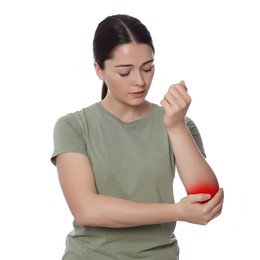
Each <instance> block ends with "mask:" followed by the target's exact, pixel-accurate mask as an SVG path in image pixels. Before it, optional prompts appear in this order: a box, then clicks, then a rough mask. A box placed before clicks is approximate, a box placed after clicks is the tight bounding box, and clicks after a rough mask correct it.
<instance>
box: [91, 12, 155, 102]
mask: <svg viewBox="0 0 260 260" xmlns="http://www.w3.org/2000/svg"><path fill="white" fill-rule="evenodd" d="M133 41H135V42H138V43H144V44H148V45H150V46H151V48H152V50H153V52H154V51H155V49H154V46H153V41H152V37H151V34H150V32H149V31H148V29H147V28H146V26H145V25H144V24H142V23H141V21H140V20H138V19H137V18H135V17H132V16H129V15H123V14H117V15H111V16H108V17H106V18H105V19H104V20H103V21H101V22H100V23H99V24H98V26H97V29H96V31H95V35H94V40H93V54H94V60H95V62H96V63H97V64H98V66H99V67H100V68H101V69H102V70H103V69H104V66H105V65H104V62H105V61H106V60H108V59H111V58H112V55H113V51H114V49H115V48H116V47H117V46H119V45H121V44H126V43H130V42H133ZM106 94H107V85H106V83H105V82H103V86H102V94H101V99H104V98H105V96H106Z"/></svg>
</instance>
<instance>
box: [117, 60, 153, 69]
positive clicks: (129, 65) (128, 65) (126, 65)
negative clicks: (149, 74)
mask: <svg viewBox="0 0 260 260" xmlns="http://www.w3.org/2000/svg"><path fill="white" fill-rule="evenodd" d="M153 61H154V59H151V60H148V61H146V62H144V63H143V64H142V66H143V65H146V64H148V63H151V62H153ZM132 66H133V64H119V65H116V66H115V67H116V68H118V67H132Z"/></svg>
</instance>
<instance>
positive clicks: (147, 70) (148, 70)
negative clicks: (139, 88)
mask: <svg viewBox="0 0 260 260" xmlns="http://www.w3.org/2000/svg"><path fill="white" fill-rule="evenodd" d="M153 67H154V66H151V67H149V68H145V69H143V71H144V72H150V71H151V70H152V69H153Z"/></svg>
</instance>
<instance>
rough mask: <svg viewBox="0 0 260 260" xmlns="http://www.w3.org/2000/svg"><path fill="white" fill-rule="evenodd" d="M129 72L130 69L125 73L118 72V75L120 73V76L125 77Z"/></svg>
mask: <svg viewBox="0 0 260 260" xmlns="http://www.w3.org/2000/svg"><path fill="white" fill-rule="evenodd" d="M129 74H130V71H129V72H126V73H119V75H120V76H121V77H127V76H129Z"/></svg>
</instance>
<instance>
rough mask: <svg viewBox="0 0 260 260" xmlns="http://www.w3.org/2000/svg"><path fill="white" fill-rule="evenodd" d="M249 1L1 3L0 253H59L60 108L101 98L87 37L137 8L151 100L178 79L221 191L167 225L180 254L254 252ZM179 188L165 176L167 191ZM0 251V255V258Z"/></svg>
mask: <svg viewBox="0 0 260 260" xmlns="http://www.w3.org/2000/svg"><path fill="white" fill-rule="evenodd" d="M257 2H258V1H252V0H247V1H239V0H237V1H235V0H234V1H228V0H226V1H222V0H221V1H207V0H205V1H202V0H197V1H193V0H190V1H174V0H171V1H163V0H162V1H151V0H149V1H144V0H143V1H142V0H129V1H121V0H120V1H115V0H114V1H113V0H110V1H107V0H99V1H93V2H91V1H83V0H81V1H78V0H74V1H72V0H71V1H67V0H60V1H59V0H45V1H37V0H31V1H29V0H24V1H18V0H17V1H15V0H6V1H1V2H0V90H1V92H0V93H1V95H0V106H1V107H0V113H1V114H0V116H1V127H0V131H1V134H0V138H1V142H0V145H1V150H0V152H1V157H0V158H1V164H0V205H1V208H0V210H1V213H0V225H1V233H0V240H1V241H0V245H1V250H0V254H1V255H0V258H1V259H6V260H9V259H28V260H35V259H37V260H47V259H48V260H57V259H61V255H62V253H63V250H64V243H65V236H66V235H67V233H68V232H69V231H70V230H71V228H72V225H71V224H72V217H71V214H70V212H69V210H68V208H67V205H66V204H65V200H64V198H63V195H62V193H61V190H60V187H59V183H58V179H57V174H56V169H55V167H54V166H53V165H52V164H51V163H50V159H49V158H50V155H51V153H52V148H53V144H52V129H53V125H54V123H55V121H56V120H57V118H58V117H60V116H61V115H63V114H65V113H68V112H72V111H75V110H78V109H81V108H83V107H85V106H88V105H90V104H92V103H93V102H96V101H98V100H99V99H100V92H101V82H100V81H99V80H98V79H97V77H96V75H95V73H94V68H93V59H92V38H93V34H94V30H95V29H96V26H97V24H98V22H99V21H101V20H102V19H103V18H105V17H106V16H107V15H111V14H117V13H127V14H130V15H134V16H136V17H138V18H139V19H140V20H141V21H142V22H144V23H145V24H146V25H147V27H148V29H149V30H150V32H151V33H152V36H153V39H154V44H155V48H156V54H155V65H156V74H155V78H154V81H153V84H152V88H151V91H150V94H149V96H148V97H149V99H150V100H151V101H153V102H156V103H159V102H160V100H161V98H162V97H163V95H164V93H165V91H166V90H167V88H168V87H169V85H170V84H171V83H176V82H179V81H180V80H182V79H184V80H185V81H186V84H187V86H188V88H189V93H190V95H191V96H192V99H193V101H192V104H191V107H190V109H189V116H190V117H192V119H193V120H194V121H195V122H196V124H197V126H198V127H199V129H200V132H201V135H202V137H203V140H204V145H205V149H206V152H207V156H208V161H209V162H210V164H211V165H212V167H213V168H214V170H215V172H216V174H217V176H218V178H219V182H220V185H221V186H222V187H223V188H224V190H225V205H224V209H223V213H222V215H221V216H220V217H219V218H217V219H215V220H213V221H212V222H210V223H209V224H208V225H206V226H197V225H192V224H188V223H178V225H177V229H176V235H177V237H178V239H179V244H180V247H181V260H190V259H193V260H196V259H199V260H209V259H211V260H215V259H236V260H242V259H256V258H257V257H258V256H259V245H258V242H259V238H258V235H259V231H260V228H259V219H260V214H259V198H260V197H259V192H258V189H259V183H258V180H259V178H258V175H259V173H260V171H259V147H260V142H259V132H260V131H259V122H258V119H259V108H260V107H259V103H258V100H259V98H258V93H259V87H260V80H259V74H260V73H259V69H260V66H259V65H260V64H259V63H260V62H259V61H260V51H259V49H260V47H259V46H260V40H259V31H260V30H259V26H260V16H259V7H257V6H258V5H257ZM184 195H185V192H184V190H183V188H182V186H181V183H180V182H179V180H178V179H176V183H175V196H176V200H178V199H180V198H181V197H183V196H184ZM3 256H4V257H3Z"/></svg>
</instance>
